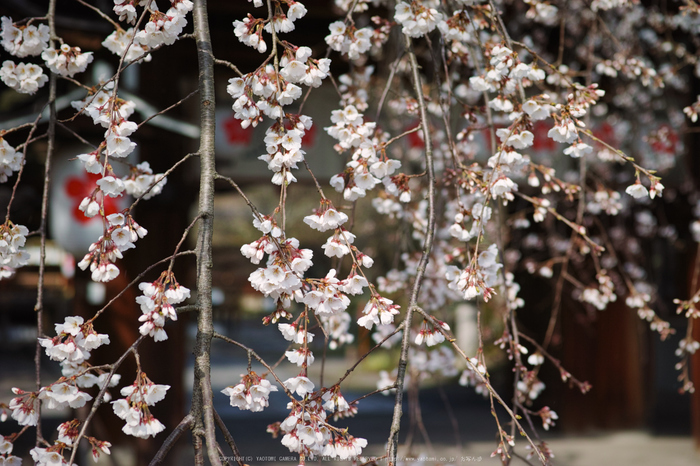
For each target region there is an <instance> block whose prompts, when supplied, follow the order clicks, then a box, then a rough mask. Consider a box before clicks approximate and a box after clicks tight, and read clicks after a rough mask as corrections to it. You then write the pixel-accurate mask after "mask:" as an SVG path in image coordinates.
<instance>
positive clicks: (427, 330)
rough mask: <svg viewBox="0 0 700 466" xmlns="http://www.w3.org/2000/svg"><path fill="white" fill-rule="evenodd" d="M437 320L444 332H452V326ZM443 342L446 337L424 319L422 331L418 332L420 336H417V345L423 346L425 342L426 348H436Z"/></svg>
mask: <svg viewBox="0 0 700 466" xmlns="http://www.w3.org/2000/svg"><path fill="white" fill-rule="evenodd" d="M435 320H436V322H438V325H440V327H442V328H443V329H444V330H446V331H449V330H450V326H449V325H447V323H446V322H442V321H439V320H437V319H435ZM443 341H445V335H443V334H442V332H441V331H440V330H439V329H437V328H435V327H433V325H432V324H429V323H428V321H427V320H425V319H423V324H421V327H420V331H419V332H418V335H416V340H415V343H416V345H418V346H420V345H422V344H423V342H425V344H426V346H435V345H439V344H440V343H442V342H443Z"/></svg>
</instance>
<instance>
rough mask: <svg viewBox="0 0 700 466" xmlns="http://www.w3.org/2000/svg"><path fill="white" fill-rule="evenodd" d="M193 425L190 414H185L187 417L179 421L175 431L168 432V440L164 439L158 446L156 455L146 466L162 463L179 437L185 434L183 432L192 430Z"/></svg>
mask: <svg viewBox="0 0 700 466" xmlns="http://www.w3.org/2000/svg"><path fill="white" fill-rule="evenodd" d="M193 424H194V418H193V417H192V415H191V414H187V416H185V417H184V418H183V419H182V421H180V423H179V424H178V425H177V427H175V430H173V431H172V432H170V435H168V438H166V439H165V441H164V442H163V444H162V445H161V446H160V449H159V450H158V452H157V453H156V456H154V457H153V459H152V460H151V462H150V463H148V466H155V465H157V464H160V463H162V462H163V460H164V459H165V457H166V455H167V454H168V452H170V449H171V448H172V447H173V445H175V443H176V442H177V441H178V440H179V439H180V437H182V434H184V433H185V430H187V429H191V428H192V425H193Z"/></svg>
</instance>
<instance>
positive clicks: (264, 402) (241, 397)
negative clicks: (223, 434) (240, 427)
mask: <svg viewBox="0 0 700 466" xmlns="http://www.w3.org/2000/svg"><path fill="white" fill-rule="evenodd" d="M276 391H277V387H276V386H274V385H272V384H271V383H270V382H269V381H268V380H267V379H266V378H265V376H263V377H260V376H258V374H256V373H255V371H250V372H249V373H248V374H242V375H241V383H239V384H238V385H236V386H229V387H226V388H224V389H223V390H221V393H223V394H224V395H226V396H228V397H230V398H231V406H234V407H237V408H238V409H240V410H250V411H253V412H260V411H262V410H263V409H265V408H267V407H268V406H269V398H270V393H271V392H276Z"/></svg>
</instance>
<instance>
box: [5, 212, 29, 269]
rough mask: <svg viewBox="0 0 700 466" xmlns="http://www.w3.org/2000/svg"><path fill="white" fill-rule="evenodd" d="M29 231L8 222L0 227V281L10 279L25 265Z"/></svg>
mask: <svg viewBox="0 0 700 466" xmlns="http://www.w3.org/2000/svg"><path fill="white" fill-rule="evenodd" d="M28 234H29V230H28V229H27V227H25V226H24V225H17V224H14V223H12V222H10V221H9V220H8V221H6V222H5V223H3V224H2V225H0V280H2V279H3V278H10V277H12V276H13V275H14V274H15V270H16V269H17V268H19V267H22V266H24V265H27V263H28V262H29V253H27V251H25V250H24V245H25V243H26V242H27V235H28Z"/></svg>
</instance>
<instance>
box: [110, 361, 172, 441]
mask: <svg viewBox="0 0 700 466" xmlns="http://www.w3.org/2000/svg"><path fill="white" fill-rule="evenodd" d="M169 388H170V385H158V384H154V383H153V382H151V380H149V379H148V377H147V376H146V374H145V373H144V372H140V373H139V375H138V377H137V378H136V380H135V381H134V383H133V384H132V385H128V386H126V387H124V388H122V389H121V392H120V393H121V395H122V396H123V397H124V398H121V399H119V400H116V401H112V409H113V410H114V414H116V415H117V416H118V417H119V418H120V419H122V420H124V421H125V422H126V424H124V427H122V431H123V432H124V433H125V434H127V435H133V436H134V437H139V438H148V437H151V436H153V437H155V436H156V435H157V434H158V433H159V432H161V431H162V430H163V429H165V426H164V425H163V424H162V423H161V422H160V421H158V419H156V418H155V417H153V415H152V414H151V412H150V410H149V408H148V407H149V406H153V405H155V404H156V403H157V402H159V401H160V400H162V399H163V398H165V394H166V392H167V391H168V389H169Z"/></svg>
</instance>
